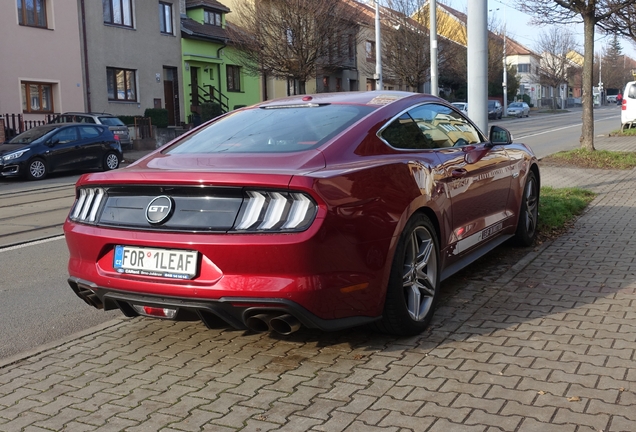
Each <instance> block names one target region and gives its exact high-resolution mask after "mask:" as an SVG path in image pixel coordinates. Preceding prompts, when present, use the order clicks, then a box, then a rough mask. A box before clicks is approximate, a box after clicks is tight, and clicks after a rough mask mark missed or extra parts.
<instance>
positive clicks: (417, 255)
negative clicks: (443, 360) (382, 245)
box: [377, 214, 440, 336]
mask: <svg viewBox="0 0 636 432" xmlns="http://www.w3.org/2000/svg"><path fill="white" fill-rule="evenodd" d="M439 275H440V260H439V243H438V241H437V235H436V233H435V228H434V227H433V224H432V223H431V221H430V220H429V219H428V218H427V217H426V216H424V215H421V214H420V215H416V216H414V217H413V218H411V220H410V221H409V223H408V224H407V225H406V228H405V229H404V231H403V232H402V235H401V236H400V241H399V243H398V246H397V250H396V251H395V257H394V258H393V265H392V267H391V275H390V279H389V286H388V289H387V293H386V300H385V304H384V313H383V316H382V320H381V321H380V322H379V323H378V324H377V327H378V329H379V330H381V331H383V332H385V333H390V334H395V335H405V336H406V335H415V334H418V333H421V332H422V331H423V330H424V329H425V328H426V327H427V326H428V324H429V323H430V321H431V318H432V317H433V312H434V310H435V303H436V302H437V298H438V294H439Z"/></svg>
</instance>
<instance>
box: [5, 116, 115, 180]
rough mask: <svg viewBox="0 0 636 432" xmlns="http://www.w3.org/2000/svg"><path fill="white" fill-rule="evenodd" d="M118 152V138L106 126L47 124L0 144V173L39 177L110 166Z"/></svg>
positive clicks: (112, 164)
mask: <svg viewBox="0 0 636 432" xmlns="http://www.w3.org/2000/svg"><path fill="white" fill-rule="evenodd" d="M122 156H123V155H122V150H121V144H120V143H119V139H117V137H116V136H115V135H114V134H113V133H112V132H111V131H110V130H109V129H108V127H107V126H103V125H96V124H91V125H88V124H78V123H55V124H48V125H43V126H37V127H34V128H32V129H29V130H28V131H26V132H23V133H21V134H19V135H16V136H15V137H13V138H12V139H11V140H10V141H8V142H6V143H3V144H0V176H2V177H21V176H24V177H26V178H28V179H29V180H41V179H43V178H44V177H46V176H47V174H49V173H51V172H56V171H68V170H84V169H94V168H98V169H102V170H105V171H106V170H113V169H116V168H118V167H119V163H120V162H121V159H122Z"/></svg>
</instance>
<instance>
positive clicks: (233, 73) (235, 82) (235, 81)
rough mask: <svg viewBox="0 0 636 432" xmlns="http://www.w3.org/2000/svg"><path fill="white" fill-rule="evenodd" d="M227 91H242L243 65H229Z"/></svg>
mask: <svg viewBox="0 0 636 432" xmlns="http://www.w3.org/2000/svg"><path fill="white" fill-rule="evenodd" d="M226 71H227V91H235V92H238V91H241V67H240V66H234V65H227V67H226Z"/></svg>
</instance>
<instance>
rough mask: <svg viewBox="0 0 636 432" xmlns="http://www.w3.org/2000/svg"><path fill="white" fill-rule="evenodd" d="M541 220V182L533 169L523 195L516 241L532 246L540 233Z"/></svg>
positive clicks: (519, 243) (521, 244)
mask: <svg viewBox="0 0 636 432" xmlns="http://www.w3.org/2000/svg"><path fill="white" fill-rule="evenodd" d="M538 222H539V182H538V181H537V177H536V176H535V174H534V172H533V171H530V172H529V173H528V177H527V178H526V185H525V187H524V189H523V196H522V197H521V208H520V209H519V222H518V223H517V232H516V233H515V237H514V240H515V243H517V244H518V245H520V246H532V244H533V243H534V240H535V239H536V238H537V234H538V226H537V224H538Z"/></svg>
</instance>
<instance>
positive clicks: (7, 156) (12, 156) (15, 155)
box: [0, 149, 29, 162]
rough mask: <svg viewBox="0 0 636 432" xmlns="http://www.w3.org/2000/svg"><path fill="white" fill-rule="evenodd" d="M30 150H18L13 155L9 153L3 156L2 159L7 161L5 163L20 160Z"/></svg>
mask: <svg viewBox="0 0 636 432" xmlns="http://www.w3.org/2000/svg"><path fill="white" fill-rule="evenodd" d="M28 151H29V149H23V150H18V151H15V152H13V153H8V154H6V155H4V156H1V157H0V159H1V160H3V161H5V162H9V161H10V160H14V159H17V158H19V157H20V156H22V155H23V154H25V153H26V152H28Z"/></svg>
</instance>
